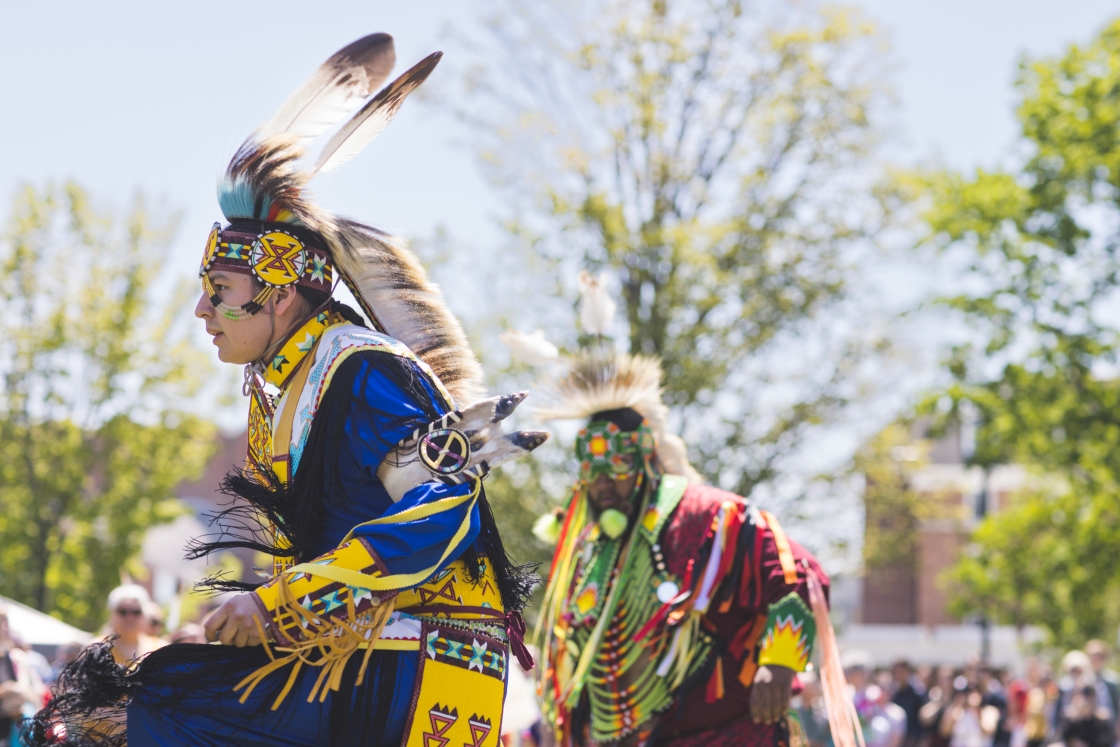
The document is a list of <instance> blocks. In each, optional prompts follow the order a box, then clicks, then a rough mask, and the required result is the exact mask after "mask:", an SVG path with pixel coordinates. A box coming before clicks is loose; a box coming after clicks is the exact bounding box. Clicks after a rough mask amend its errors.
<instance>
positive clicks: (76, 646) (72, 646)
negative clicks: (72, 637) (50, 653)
mask: <svg viewBox="0 0 1120 747" xmlns="http://www.w3.org/2000/svg"><path fill="white" fill-rule="evenodd" d="M81 652H82V644H80V643H77V642H74V643H66V644H63V645H62V646H59V647H58V651H55V654H54V663H53V664H51V682H54V681H55V680H57V679H58V675H59V674H60V673H61V672H62V668H63V667H64V666H66V665H67V664H69V663H70V662H72V661H74V659H77V658H78V654H80V653H81Z"/></svg>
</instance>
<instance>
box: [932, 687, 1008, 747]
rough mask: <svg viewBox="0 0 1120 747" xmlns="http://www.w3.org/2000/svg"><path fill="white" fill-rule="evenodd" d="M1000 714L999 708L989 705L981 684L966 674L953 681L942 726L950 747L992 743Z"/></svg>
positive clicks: (988, 745) (973, 746) (989, 745)
mask: <svg viewBox="0 0 1120 747" xmlns="http://www.w3.org/2000/svg"><path fill="white" fill-rule="evenodd" d="M966 671H967V670H966ZM999 718H1000V712H999V709H998V708H996V707H995V706H985V705H984V694H983V693H982V692H980V688H979V687H978V685H977V684H973V683H972V682H970V681H969V679H968V677H967V676H964V675H962V676H960V677H957V678H956V680H954V681H953V696H952V700H951V701H950V702H949V705H948V707H947V708H946V710H945V714H944V716H942V718H941V723H940V724H939V726H938V729H939V731H940V733H941V735H942V736H943V737H947V738H948V739H949V747H991V744H992V735H994V734H995V731H996V728H997V727H998V725H999Z"/></svg>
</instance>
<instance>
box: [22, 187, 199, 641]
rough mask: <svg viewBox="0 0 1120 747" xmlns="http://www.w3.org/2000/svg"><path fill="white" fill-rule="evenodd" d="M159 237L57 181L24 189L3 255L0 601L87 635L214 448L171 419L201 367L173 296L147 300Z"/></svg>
mask: <svg viewBox="0 0 1120 747" xmlns="http://www.w3.org/2000/svg"><path fill="white" fill-rule="evenodd" d="M169 237H170V226H169V225H167V226H160V225H157V224H155V223H154V222H153V220H152V218H151V217H150V214H149V212H148V211H147V209H146V208H145V206H144V204H143V201H142V200H139V199H138V200H137V202H136V204H135V205H134V206H133V207H132V209H131V211H130V212H129V213H128V214H127V215H126V216H125V217H124V218H123V219H119V220H114V219H113V218H111V217H110V216H108V215H105V214H99V213H98V212H96V211H95V210H94V209H93V208H92V207H91V205H90V200H89V196H88V195H87V194H86V192H85V191H84V190H82V189H81V188H80V187H78V186H77V185H74V184H67V185H65V186H64V187H63V188H47V189H43V190H38V191H37V190H35V189H33V188H31V187H25V188H23V189H22V190H21V191H20V192H19V194H18V196H17V197H16V199H15V200H14V203H13V208H12V218H11V227H10V229H9V231H8V232H7V235H6V236H5V239H4V242H3V244H2V248H0V251H2V254H0V262H2V265H0V267H2V270H0V272H2V274H0V317H2V318H3V319H4V322H5V335H4V337H3V340H0V371H2V373H3V393H2V397H0V452H2V454H3V459H0V567H3V569H4V573H3V574H2V575H0V593H3V594H5V595H7V596H9V597H12V598H14V599H16V600H19V601H21V602H24V603H27V604H30V605H32V606H34V607H36V608H37V609H40V610H43V611H45V612H50V613H51V614H54V615H56V616H59V617H61V618H63V619H65V620H66V621H67V622H70V623H72V624H74V625H78V626H81V627H84V628H86V629H93V628H94V627H96V626H97V625H99V624H100V623H101V622H102V621H103V620H104V615H105V598H106V594H107V593H108V592H109V590H110V589H112V588H113V587H114V586H115V585H117V584H118V583H119V581H120V576H119V572H120V568H121V567H122V566H123V565H124V564H125V563H126V561H128V560H129V559H130V558H131V557H132V556H133V555H135V554H136V552H137V551H138V550H139V548H140V541H141V538H142V536H143V533H144V531H145V530H146V529H147V528H148V527H150V526H152V525H153V524H156V523H159V522H162V521H168V520H170V519H171V518H173V517H174V516H176V515H177V512H178V511H179V510H180V509H179V507H178V504H177V502H176V501H175V499H174V493H173V490H174V488H175V486H176V485H177V484H178V483H179V482H180V481H182V480H184V479H187V478H191V477H195V476H197V475H198V474H199V473H200V472H201V469H202V467H203V465H204V463H205V461H206V459H207V458H208V456H209V454H210V450H211V444H212V442H213V435H214V431H213V428H212V426H210V425H209V424H207V423H204V422H202V421H200V420H199V419H198V418H195V417H191V416H188V415H185V414H184V413H183V412H182V411H181V409H180V408H181V407H182V406H183V405H184V404H185V398H186V397H187V396H189V394H190V393H191V392H192V390H193V388H194V386H195V385H196V384H197V383H198V382H199V381H200V380H201V378H200V377H201V375H202V373H203V371H204V368H205V365H206V364H205V360H204V359H202V358H201V357H200V355H199V353H198V351H197V350H196V349H195V348H193V347H192V346H190V345H189V343H188V342H187V341H186V339H185V338H184V337H183V335H182V334H181V330H180V328H179V325H177V324H175V323H174V321H175V317H176V316H181V315H182V310H183V308H184V307H185V304H184V303H182V302H183V301H185V299H184V298H183V297H182V295H181V294H180V295H179V296H178V297H173V298H172V299H171V302H170V303H167V304H166V305H165V306H163V308H161V305H159V304H156V303H154V302H153V301H152V300H150V299H151V298H152V297H154V296H155V289H154V288H153V283H154V282H156V281H157V280H160V279H159V278H158V277H157V271H158V270H159V268H160V267H161V266H162V265H163V260H164V258H165V257H166V256H167V243H168V239H169ZM162 282H163V283H164V284H165V285H166V282H167V281H166V279H162ZM165 295H166V294H165ZM160 312H165V314H164V316H163V318H160V316H159V314H160Z"/></svg>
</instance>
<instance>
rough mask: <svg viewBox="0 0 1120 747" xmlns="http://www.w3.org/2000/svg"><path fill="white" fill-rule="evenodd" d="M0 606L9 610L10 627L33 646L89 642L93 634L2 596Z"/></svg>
mask: <svg viewBox="0 0 1120 747" xmlns="http://www.w3.org/2000/svg"><path fill="white" fill-rule="evenodd" d="M0 606H3V607H4V608H5V609H7V611H8V628H9V629H10V630H11V631H12V632H13V633H18V634H19V637H20V638H22V639H23V640H24V641H25V642H26V643H28V644H29V645H32V646H62V645H65V644H67V643H82V644H85V643H89V641H90V640H91V639H92V638H93V636H92V635H91V634H89V633H86V632H85V631H84V630H78V629H77V628H75V627H74V626H73V625H67V624H66V623H64V622H62V621H61V620H57V619H55V618H53V617H51V616H50V615H47V614H44V613H42V612H39V611H38V610H36V609H32V608H31V607H28V606H27V605H26V604H20V603H19V602H17V601H15V600H12V599H8V598H7V597H0Z"/></svg>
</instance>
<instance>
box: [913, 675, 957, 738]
mask: <svg viewBox="0 0 1120 747" xmlns="http://www.w3.org/2000/svg"><path fill="white" fill-rule="evenodd" d="M935 680H936V681H935V682H934V684H933V685H932V686H931V687H930V689H929V693H928V695H927V700H926V704H925V705H924V706H922V708H921V710H920V711H918V722H919V723H920V725H921V728H922V732H923V733H924V734H925V735H926V736H927V739H926V747H949V734H948V733H945V734H942V733H941V721H942V719H944V717H945V713H946V711H948V710H949V703H950V702H952V699H953V668H952V667H947V666H946V667H938V669H937V673H936V675H935Z"/></svg>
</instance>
